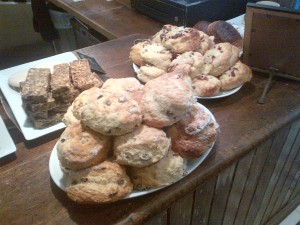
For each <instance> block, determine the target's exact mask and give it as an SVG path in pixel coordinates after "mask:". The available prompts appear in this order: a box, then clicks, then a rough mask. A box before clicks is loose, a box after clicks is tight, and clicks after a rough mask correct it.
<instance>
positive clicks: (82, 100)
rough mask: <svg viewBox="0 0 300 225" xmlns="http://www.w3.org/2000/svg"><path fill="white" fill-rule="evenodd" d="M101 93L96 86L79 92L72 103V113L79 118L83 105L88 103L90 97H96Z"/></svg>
mask: <svg viewBox="0 0 300 225" xmlns="http://www.w3.org/2000/svg"><path fill="white" fill-rule="evenodd" d="M101 93H102V91H101V90H100V88H97V87H92V88H90V89H88V90H85V91H83V92H81V93H80V94H79V95H78V96H77V97H76V98H75V100H74V101H73V103H72V105H73V106H72V108H71V109H72V112H73V115H74V116H75V117H76V118H77V119H79V120H80V118H81V112H82V109H83V106H84V105H86V104H90V101H91V100H92V99H97V98H98V96H100V95H101Z"/></svg>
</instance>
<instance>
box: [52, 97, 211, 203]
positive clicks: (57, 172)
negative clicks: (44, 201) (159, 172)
mask: <svg viewBox="0 0 300 225" xmlns="http://www.w3.org/2000/svg"><path fill="white" fill-rule="evenodd" d="M198 106H199V107H200V108H201V109H203V110H204V111H205V112H207V113H208V114H210V116H211V118H212V119H213V121H216V119H215V117H214V116H213V114H212V113H211V112H210V111H209V110H208V109H207V108H206V107H205V106H203V105H201V104H200V103H198ZM214 144H215V143H213V145H212V146H211V147H210V148H209V149H208V150H207V151H206V152H205V153H204V154H203V155H202V156H201V157H199V158H195V159H185V160H186V162H185V164H186V168H185V171H186V173H187V174H190V173H191V172H193V171H194V170H195V169H196V168H197V167H198V166H199V165H200V164H201V163H202V162H203V161H204V160H205V159H206V157H207V156H208V155H209V153H210V152H211V150H212V149H213V146H214ZM56 147H57V143H56V144H55V146H54V148H53V150H52V153H51V155H50V160H49V171H50V176H51V178H52V180H53V181H54V183H55V184H56V185H57V186H58V187H59V188H60V189H61V190H63V191H65V190H66V180H67V176H68V175H67V173H65V172H64V171H63V170H62V169H61V167H60V162H59V159H58V157H57V148H56ZM183 178H184V177H183ZM183 178H182V179H183ZM165 187H167V186H162V187H159V188H154V189H150V190H145V191H135V190H134V191H132V192H131V193H130V194H129V195H128V196H127V197H126V198H125V199H127V198H134V197H138V196H142V195H146V194H150V193H152V192H155V191H157V190H160V189H162V188H165Z"/></svg>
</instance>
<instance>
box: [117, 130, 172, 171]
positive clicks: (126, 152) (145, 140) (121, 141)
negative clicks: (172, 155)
mask: <svg viewBox="0 0 300 225" xmlns="http://www.w3.org/2000/svg"><path fill="white" fill-rule="evenodd" d="M169 147H170V139H169V138H167V136H166V134H165V132H164V131H163V130H161V129H157V128H154V127H149V126H147V125H141V126H139V127H138V128H137V129H135V130H134V131H132V132H130V133H128V134H125V135H122V136H117V137H115V139H114V147H113V149H114V155H115V157H116V162H117V163H119V164H122V165H130V166H135V167H145V166H149V165H151V164H153V163H156V162H158V161H159V160H161V159H162V158H163V157H164V156H165V155H166V153H167V152H168V149H169Z"/></svg>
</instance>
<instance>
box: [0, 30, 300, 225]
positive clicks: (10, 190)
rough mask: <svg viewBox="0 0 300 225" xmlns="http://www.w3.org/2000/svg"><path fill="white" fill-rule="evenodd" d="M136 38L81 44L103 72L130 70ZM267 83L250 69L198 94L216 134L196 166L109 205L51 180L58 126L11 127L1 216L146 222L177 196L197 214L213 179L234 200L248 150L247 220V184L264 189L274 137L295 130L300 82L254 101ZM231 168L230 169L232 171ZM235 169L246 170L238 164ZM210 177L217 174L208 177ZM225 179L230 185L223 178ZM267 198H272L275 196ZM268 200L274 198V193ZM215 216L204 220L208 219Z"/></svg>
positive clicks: (291, 194) (273, 158) (280, 85)
mask: <svg viewBox="0 0 300 225" xmlns="http://www.w3.org/2000/svg"><path fill="white" fill-rule="evenodd" d="M138 38H145V36H143V35H131V36H128V37H123V38H121V39H116V40H112V41H108V42H105V43H101V44H98V45H95V46H91V47H88V48H85V49H80V50H79V51H80V52H82V53H86V54H88V55H90V56H92V57H94V58H95V59H96V60H97V62H98V63H100V65H101V66H102V67H103V69H104V70H105V71H106V72H107V73H106V74H105V76H107V77H126V76H135V74H134V71H133V69H132V63H131V62H130V61H129V59H128V54H129V50H130V47H131V46H132V45H133V42H134V40H135V39H138ZM265 82H266V78H265V77H264V76H262V75H257V74H255V75H254V77H253V79H252V81H251V82H250V83H247V84H245V85H244V86H243V87H242V89H241V90H240V91H239V92H237V93H236V94H234V95H232V96H229V97H226V98H223V99H215V100H213V101H209V100H205V101H200V103H202V104H203V105H205V106H206V107H207V108H208V109H209V110H211V112H212V113H213V114H214V116H215V118H216V120H217V122H218V123H219V125H220V129H221V133H220V135H219V137H218V139H217V141H216V144H215V146H214V148H213V150H212V152H211V154H210V155H209V156H208V158H207V159H206V160H205V161H204V163H203V164H201V165H200V166H199V167H198V168H197V169H196V170H195V171H194V172H192V173H191V174H189V175H187V176H186V177H185V178H184V179H182V180H181V181H179V182H177V183H175V184H174V185H171V186H169V187H167V188H164V189H162V190H160V191H157V192H155V193H152V194H149V195H145V196H141V197H137V198H133V199H127V200H122V201H119V202H116V203H112V204H104V205H78V204H76V203H74V202H72V201H71V200H69V199H68V198H67V196H66V194H65V193H64V192H63V191H61V190H60V189H59V188H58V187H57V186H56V185H55V184H54V183H53V181H52V180H51V178H50V174H49V169H48V167H49V157H50V153H51V151H52V149H53V147H54V145H55V143H56V141H57V139H58V137H59V135H60V133H61V131H60V132H58V133H55V134H51V135H47V136H44V137H42V138H40V139H38V140H34V141H32V142H27V141H25V139H24V138H23V136H22V134H21V133H20V132H19V131H18V130H17V129H14V128H12V129H10V133H11V135H12V136H13V138H14V140H15V143H16V145H17V152H16V154H14V155H11V156H8V157H7V158H3V159H1V161H0V218H1V220H0V223H1V224H3V225H5V224H105V225H107V224H143V223H145V221H148V220H150V219H151V218H152V217H155V216H156V215H159V214H160V213H161V212H166V211H168V212H171V211H172V210H173V211H177V210H178V206H176V204H180V202H181V206H182V207H184V204H188V203H189V202H191V203H192V204H193V206H192V208H189V207H186V209H185V211H180V213H181V214H182V215H184V217H186V215H188V214H190V218H189V220H190V221H191V222H193V221H197V218H196V217H195V216H194V215H196V214H195V213H194V211H193V210H194V209H196V207H195V205H194V203H195V202H199V201H201V199H199V197H201V190H204V191H205V190H207V189H208V188H209V187H211V186H214V187H220V190H221V189H222V188H221V187H222V185H225V189H224V190H226V192H227V193H228V194H229V197H227V196H226V199H227V200H226V202H227V201H230V202H235V201H238V200H239V199H237V200H235V198H234V197H233V196H230V193H231V194H232V195H234V192H233V191H232V190H230V189H229V188H230V185H233V184H234V185H237V184H235V182H237V181H234V179H235V176H233V175H237V176H241V175H239V174H237V172H236V168H241V167H242V166H241V165H240V164H239V163H237V161H238V160H240V159H242V158H243V157H250V158H251V157H253V159H252V161H253V160H256V161H255V164H251V165H250V167H249V163H250V162H249V160H250V159H243V161H244V162H245V167H246V169H247V168H249V169H247V171H245V173H246V174H247V180H246V181H245V180H244V181H243V183H245V188H244V190H243V194H242V196H241V197H238V198H240V200H239V201H240V206H245V209H243V208H238V209H234V211H235V212H240V211H241V210H245V212H246V213H244V216H242V217H237V218H236V220H235V222H236V223H235V224H242V223H238V221H245V220H246V218H247V212H248V209H249V207H250V205H251V204H250V203H251V202H252V199H248V194H249V195H250V196H256V198H258V197H260V196H259V195H260V194H259V193H254V191H252V189H251V187H253V188H254V189H255V188H256V189H257V188H258V187H262V190H263V189H264V190H267V189H268V184H263V182H261V181H262V180H261V179H262V177H272V174H273V169H274V168H276V163H277V159H278V157H279V155H280V152H281V149H282V146H283V145H284V143H281V142H280V141H277V140H281V139H285V138H287V137H288V135H292V133H293V132H292V131H290V125H289V124H292V123H293V122H294V121H296V120H297V119H299V116H300V107H299V102H300V92H299V87H300V86H299V83H297V82H294V81H288V80H281V79H275V80H274V81H273V83H272V86H271V89H270V91H269V93H268V95H267V101H266V103H265V104H263V105H261V104H258V103H257V100H258V98H259V96H260V94H261V92H262V90H263V87H264V84H265ZM0 113H1V115H3V118H4V121H5V123H6V124H7V125H8V126H12V124H11V122H10V121H9V119H8V118H7V117H6V116H5V113H4V111H3V109H2V107H1V108H0ZM291 129H292V128H291ZM289 131H290V132H289ZM289 133H290V134H289ZM281 141H282V140H281ZM276 143H277V144H276ZM277 145H278V147H276V146H277ZM280 146H281V147H280ZM271 149H272V152H274V151H277V152H278V154H279V155H278V154H277V155H276V154H274V155H271V153H270V150H271ZM276 149H277V150H276ZM252 151H255V154H254V155H253V153H251V154H252V155H253V156H251V155H248V154H250V152H252ZM269 153H270V154H269ZM286 159H287V160H288V159H289V157H286ZM290 161H292V159H290ZM257 162H258V163H257ZM293 164H294V165H295V166H297V165H298V166H299V161H293ZM266 165H269V166H266ZM231 167H232V168H231ZM293 168H294V167H293ZM296 168H297V167H296ZM230 171H231V172H230ZM232 171H235V172H234V173H232ZM261 171H263V173H262V172H261ZM227 172H228V180H223V178H222V177H220V176H223V175H224V174H227ZM240 173H243V172H242V171H240ZM289 173H290V174H293V176H292V175H291V176H292V177H291V179H292V180H289V187H288V188H287V190H286V193H285V194H284V195H283V196H282V197H281V198H280V199H278V201H280V202H278V204H280V205H281V206H280V207H285V206H286V205H283V204H287V203H288V202H290V201H291V200H293V198H295V196H297V193H298V192H299V171H298V170H296V171H295V170H294V171H291V172H289ZM220 174H221V175H220ZM222 174H223V175H222ZM277 174H278V173H277ZM218 176H219V177H218ZM274 176H275V175H274ZM276 176H277V175H276ZM210 179H214V180H213V181H209V180H210ZM208 181H209V182H208ZM229 181H230V182H233V184H230V183H228V182H229ZM206 182H208V183H206ZM204 184H205V185H204ZM203 185H204V186H203ZM279 185H280V184H279ZM281 186H282V185H281ZM249 187H250V188H249ZM270 188H271V187H270ZM272 189H274V190H276V187H275V188H274V187H273V186H272ZM215 190H218V188H217V189H215ZM194 191H196V192H194ZM237 191H238V190H237ZM193 192H194V193H193ZM214 194H215V193H214ZM214 196H215V195H214ZM194 197H195V198H194ZM262 197H264V196H262ZM267 197H268V199H272V196H270V197H269V196H267ZM205 199H207V201H208V202H209V201H212V209H213V211H215V212H218V211H219V210H222V218H223V217H225V218H226V216H225V215H224V214H225V213H226V211H228V210H227V209H226V208H224V207H226V204H225V203H226V202H224V200H220V201H219V202H220V204H222V207H223V209H218V207H217V205H214V204H215V203H213V199H212V198H211V197H210V196H206V198H205ZM266 200H267V199H266ZM178 201H179V202H178ZM271 201H272V202H273V201H274V202H275V200H271ZM276 201H277V200H276ZM267 202H268V201H266V203H267ZM281 202H282V203H281ZM174 204H175V205H174ZM201 204H202V205H203V204H204V203H201ZM275 205H276V204H275ZM276 207H277V206H276ZM191 209H192V210H191ZM197 210H198V211H196V212H197V214H198V215H201V209H197ZM199 210H200V211H199ZM202 210H206V209H202ZM255 210H256V209H255ZM268 213H269V212H268ZM237 215H240V214H237ZM163 218H164V219H158V220H159V221H161V223H162V224H165V221H166V220H167V222H170V221H171V218H166V213H165V214H164V217H163ZM212 220H213V219H209V218H206V219H205V221H212ZM195 224H197V223H195ZM201 224H205V223H201ZM216 224H220V223H219V222H217V223H216Z"/></svg>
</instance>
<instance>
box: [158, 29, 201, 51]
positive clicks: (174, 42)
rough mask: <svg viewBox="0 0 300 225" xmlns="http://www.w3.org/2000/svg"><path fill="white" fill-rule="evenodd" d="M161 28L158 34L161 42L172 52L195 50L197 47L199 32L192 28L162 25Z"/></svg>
mask: <svg viewBox="0 0 300 225" xmlns="http://www.w3.org/2000/svg"><path fill="white" fill-rule="evenodd" d="M163 30H164V31H163V33H162V34H161V35H160V38H161V43H162V45H163V46H164V47H165V48H167V49H169V50H170V51H171V52H173V53H177V54H181V53H184V52H188V51H195V50H196V49H197V48H198V47H199V44H200V34H199V32H198V30H196V29H194V28H190V27H177V26H168V27H166V28H165V27H163Z"/></svg>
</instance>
